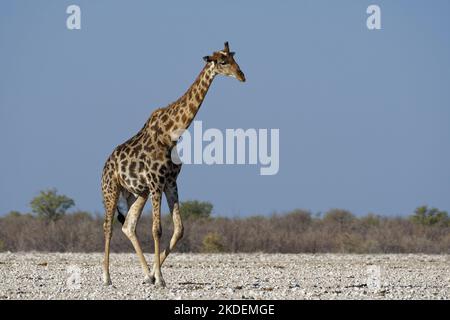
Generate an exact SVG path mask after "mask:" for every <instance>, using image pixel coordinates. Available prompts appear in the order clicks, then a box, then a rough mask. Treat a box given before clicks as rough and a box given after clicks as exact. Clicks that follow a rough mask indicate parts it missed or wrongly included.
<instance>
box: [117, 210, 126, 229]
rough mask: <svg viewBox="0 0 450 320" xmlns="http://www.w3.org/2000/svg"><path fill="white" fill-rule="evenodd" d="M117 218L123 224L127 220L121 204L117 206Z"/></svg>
mask: <svg viewBox="0 0 450 320" xmlns="http://www.w3.org/2000/svg"><path fill="white" fill-rule="evenodd" d="M117 213H118V214H117V220H119V222H120V223H121V224H122V225H123V224H124V222H125V216H124V215H123V213H122V212H120V210H119V206H117Z"/></svg>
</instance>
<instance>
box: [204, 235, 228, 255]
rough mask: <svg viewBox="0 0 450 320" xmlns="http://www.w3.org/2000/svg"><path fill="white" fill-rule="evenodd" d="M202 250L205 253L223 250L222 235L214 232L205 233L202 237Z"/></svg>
mask: <svg viewBox="0 0 450 320" xmlns="http://www.w3.org/2000/svg"><path fill="white" fill-rule="evenodd" d="M202 251H203V252H206V253H218V252H224V245H223V243H222V237H221V236H220V235H219V234H217V233H215V232H209V233H207V234H206V235H205V237H204V238H203V247H202Z"/></svg>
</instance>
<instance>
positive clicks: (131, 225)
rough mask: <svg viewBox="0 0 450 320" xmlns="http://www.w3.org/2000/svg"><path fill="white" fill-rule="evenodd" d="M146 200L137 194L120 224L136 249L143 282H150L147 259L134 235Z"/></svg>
mask: <svg viewBox="0 0 450 320" xmlns="http://www.w3.org/2000/svg"><path fill="white" fill-rule="evenodd" d="M146 201H147V197H142V196H139V197H138V198H137V199H135V200H134V202H132V205H131V207H130V209H129V210H128V214H127V217H126V218H125V223H124V224H123V226H122V231H123V233H125V235H126V236H127V237H128V239H130V241H131V243H132V245H133V247H134V250H135V251H136V254H137V256H138V258H139V262H140V263H141V267H142V271H143V272H144V283H149V282H152V281H151V277H150V270H149V268H148V265H147V261H146V260H145V257H144V254H143V252H142V249H141V245H140V243H139V240H138V238H137V237H136V225H137V223H138V220H139V218H140V216H141V213H142V210H143V209H144V206H145V202H146ZM130 203H131V202H130Z"/></svg>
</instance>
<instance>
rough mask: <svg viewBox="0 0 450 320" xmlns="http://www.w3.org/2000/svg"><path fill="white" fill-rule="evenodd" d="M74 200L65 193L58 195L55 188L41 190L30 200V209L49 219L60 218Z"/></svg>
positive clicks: (73, 203) (72, 204)
mask: <svg viewBox="0 0 450 320" xmlns="http://www.w3.org/2000/svg"><path fill="white" fill-rule="evenodd" d="M74 205H75V202H74V201H73V200H72V199H70V198H69V197H67V196H65V195H58V194H57V191H56V189H50V190H45V191H41V192H40V193H39V195H38V196H36V197H35V198H34V199H33V200H31V202H30V206H31V209H32V211H33V212H34V213H36V214H37V215H38V217H43V218H45V219H47V220H50V221H56V220H58V219H60V218H61V217H62V216H64V214H65V213H66V211H67V210H68V209H69V208H71V207H72V206H74Z"/></svg>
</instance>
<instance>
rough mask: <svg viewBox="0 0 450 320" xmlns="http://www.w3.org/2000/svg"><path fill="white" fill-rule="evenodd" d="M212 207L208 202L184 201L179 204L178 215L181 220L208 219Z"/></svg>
mask: <svg viewBox="0 0 450 320" xmlns="http://www.w3.org/2000/svg"><path fill="white" fill-rule="evenodd" d="M212 209H213V205H212V204H211V203H210V202H202V201H197V200H193V201H185V202H181V204H180V213H181V216H182V217H183V218H209V217H210V216H211V212H212Z"/></svg>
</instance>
